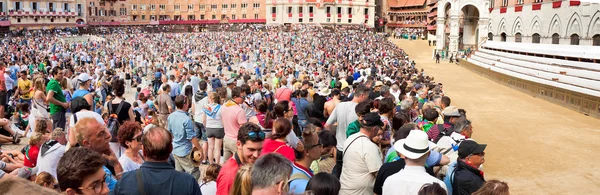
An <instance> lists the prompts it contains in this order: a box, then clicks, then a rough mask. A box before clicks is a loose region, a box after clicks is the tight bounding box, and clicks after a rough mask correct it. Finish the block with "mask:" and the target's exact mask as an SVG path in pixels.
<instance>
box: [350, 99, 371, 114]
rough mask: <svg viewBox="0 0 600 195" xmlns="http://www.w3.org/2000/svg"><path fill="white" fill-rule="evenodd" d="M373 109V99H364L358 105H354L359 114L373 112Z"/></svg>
mask: <svg viewBox="0 0 600 195" xmlns="http://www.w3.org/2000/svg"><path fill="white" fill-rule="evenodd" d="M371 109H373V101H371V100H365V101H362V102H361V103H358V104H357V105H356V107H354V111H355V112H356V115H358V116H364V115H365V114H367V113H369V112H371Z"/></svg>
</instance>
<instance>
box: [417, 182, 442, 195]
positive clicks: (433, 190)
mask: <svg viewBox="0 0 600 195" xmlns="http://www.w3.org/2000/svg"><path fill="white" fill-rule="evenodd" d="M446 194H448V193H446V189H444V188H442V186H440V184H438V183H428V184H425V185H423V187H421V190H419V195H446Z"/></svg>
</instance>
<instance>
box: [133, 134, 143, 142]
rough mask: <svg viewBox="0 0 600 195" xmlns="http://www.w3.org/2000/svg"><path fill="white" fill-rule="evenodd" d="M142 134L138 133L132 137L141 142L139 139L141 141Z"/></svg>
mask: <svg viewBox="0 0 600 195" xmlns="http://www.w3.org/2000/svg"><path fill="white" fill-rule="evenodd" d="M142 135H144V134H140V135H138V136H135V137H134V138H133V140H135V141H137V142H141V141H142Z"/></svg>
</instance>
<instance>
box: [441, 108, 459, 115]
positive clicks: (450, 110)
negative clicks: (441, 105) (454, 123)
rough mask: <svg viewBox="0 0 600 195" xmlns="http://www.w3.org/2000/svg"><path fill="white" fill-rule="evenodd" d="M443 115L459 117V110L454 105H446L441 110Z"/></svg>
mask: <svg viewBox="0 0 600 195" xmlns="http://www.w3.org/2000/svg"><path fill="white" fill-rule="evenodd" d="M442 113H443V114H444V116H456V117H460V116H461V115H460V112H458V108H457V107H456V106H448V107H446V108H445V109H444V111H443V112H442Z"/></svg>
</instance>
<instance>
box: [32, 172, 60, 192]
mask: <svg viewBox="0 0 600 195" xmlns="http://www.w3.org/2000/svg"><path fill="white" fill-rule="evenodd" d="M35 184H37V185H40V186H42V187H45V188H48V189H52V190H60V189H58V182H57V181H56V179H54V176H52V175H50V173H48V172H40V173H38V174H37V176H36V177H35Z"/></svg>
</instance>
